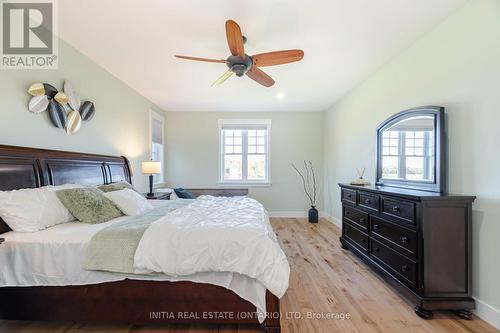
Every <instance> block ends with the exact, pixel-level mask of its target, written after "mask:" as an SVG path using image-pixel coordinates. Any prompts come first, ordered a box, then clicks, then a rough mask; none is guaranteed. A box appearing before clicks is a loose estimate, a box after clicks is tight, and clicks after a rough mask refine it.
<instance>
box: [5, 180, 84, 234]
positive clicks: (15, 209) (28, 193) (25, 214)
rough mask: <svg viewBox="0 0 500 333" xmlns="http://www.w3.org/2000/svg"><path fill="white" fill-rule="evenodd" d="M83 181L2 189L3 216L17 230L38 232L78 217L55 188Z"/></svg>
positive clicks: (58, 188)
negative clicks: (69, 209) (60, 198)
mask: <svg viewBox="0 0 500 333" xmlns="http://www.w3.org/2000/svg"><path fill="white" fill-rule="evenodd" d="M74 187H79V185H62V186H45V187H39V188H33V189H22V190H14V191H0V217H1V218H2V219H3V220H4V221H5V223H7V225H8V226H9V227H10V228H11V229H12V230H14V231H17V232H35V231H39V230H43V229H46V228H48V227H51V226H54V225H56V224H61V223H66V222H71V221H73V220H74V219H75V218H74V217H73V215H71V213H70V212H69V211H68V210H67V209H66V207H64V205H63V204H62V203H61V201H59V199H58V198H57V195H56V193H55V191H58V190H61V189H64V188H74Z"/></svg>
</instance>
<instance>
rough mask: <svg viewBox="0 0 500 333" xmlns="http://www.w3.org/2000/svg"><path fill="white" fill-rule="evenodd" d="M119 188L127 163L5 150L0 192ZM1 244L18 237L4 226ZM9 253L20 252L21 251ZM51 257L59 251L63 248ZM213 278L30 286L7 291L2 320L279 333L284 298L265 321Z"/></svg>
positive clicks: (270, 305) (269, 303) (271, 304)
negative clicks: (229, 327)
mask: <svg viewBox="0 0 500 333" xmlns="http://www.w3.org/2000/svg"><path fill="white" fill-rule="evenodd" d="M118 181H127V182H129V183H132V174H131V170H130V165H129V162H128V160H127V159H126V158H125V157H113V156H102V155H94V154H84V153H72V152H63V151H53V150H42V149H33V148H24V147H13V146H2V145H0V190H4V191H5V190H13V189H21V188H35V187H41V186H45V185H62V184H67V183H78V184H82V185H100V184H108V183H112V182H118ZM198 194H200V193H198ZM224 194H226V195H227V194H228V193H227V192H224ZM58 227H59V226H58ZM70 227H71V226H60V227H59V228H55V229H53V230H51V233H49V232H48V233H47V234H49V236H47V237H61V234H64V232H67V230H66V229H64V228H70ZM59 229H62V230H63V231H60V230H59ZM68 230H69V229H68ZM58 232H59V233H58ZM72 232H73V231H72ZM86 232H87V233H88V232H89V231H88V230H86V229H85V230H83V229H82V231H81V233H78V232H77V234H78V235H80V236H81V238H82V239H85V236H84V235H85V233H86ZM2 234H3V236H2ZM58 235H59V236H58ZM89 235H90V234H89ZM89 235H87V237H89ZM0 237H5V238H6V239H7V242H5V243H3V244H2V245H0V246H6V245H8V243H9V242H8V240H9V238H10V237H14V236H12V233H11V232H10V229H9V227H8V226H7V225H6V224H5V223H4V222H3V221H1V220H0ZM77 238H78V237H77ZM75 242H76V241H75ZM4 250H5V248H4ZM8 250H10V251H16V249H15V248H8ZM51 251H57V248H56V249H53V248H52V249H51ZM28 256H29V255H28ZM70 261H71V260H70ZM9 264H10V265H14V263H9ZM83 275H84V274H82V277H81V278H82V279H83ZM211 278H213V277H206V276H205V277H202V278H199V277H194V278H193V279H192V280H195V281H198V282H193V281H186V280H183V281H178V280H176V281H172V279H170V280H167V279H165V278H163V277H156V278H147V279H140V278H134V277H130V278H129V277H124V278H122V279H120V280H117V279H113V278H109V279H106V278H102V277H100V278H99V279H97V280H95V281H93V280H92V279H89V280H86V281H83V282H82V281H80V282H81V283H78V285H73V284H72V283H71V282H72V281H65V280H64V279H63V280H62V281H61V282H60V285H57V286H29V283H27V284H26V286H17V285H16V286H9V287H1V288H0V299H2V302H0V317H1V318H2V319H7V320H51V321H81V322H107V323H134V324H147V323H210V324H255V325H261V326H262V328H263V329H264V331H266V332H279V331H280V313H279V299H278V297H276V296H274V295H273V294H272V293H271V292H269V291H266V292H265V296H264V297H263V298H264V299H265V300H264V302H265V308H266V316H265V318H263V319H262V318H261V320H259V319H258V318H257V317H256V316H255V312H256V307H255V305H254V304H252V302H250V301H248V300H245V299H244V298H242V297H240V296H238V294H237V293H235V292H234V291H232V290H230V289H228V288H227V286H226V287H224V286H222V285H216V284H213V283H210V281H211V280H210V279H211ZM93 282H96V283H93ZM97 282H99V283H97ZM204 282H209V283H204Z"/></svg>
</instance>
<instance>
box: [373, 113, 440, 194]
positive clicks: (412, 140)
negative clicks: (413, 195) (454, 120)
mask: <svg viewBox="0 0 500 333" xmlns="http://www.w3.org/2000/svg"><path fill="white" fill-rule="evenodd" d="M377 141H378V142H377V184H379V185H390V186H398V187H404V188H411V189H421V190H430V191H435V192H444V191H445V188H444V179H445V167H444V164H443V153H444V149H443V144H444V108H441V107H421V108H415V109H411V110H406V111H403V112H400V113H398V114H396V115H394V116H392V117H391V118H389V119H388V120H386V121H385V122H384V123H382V124H381V125H380V126H379V127H378V129H377Z"/></svg>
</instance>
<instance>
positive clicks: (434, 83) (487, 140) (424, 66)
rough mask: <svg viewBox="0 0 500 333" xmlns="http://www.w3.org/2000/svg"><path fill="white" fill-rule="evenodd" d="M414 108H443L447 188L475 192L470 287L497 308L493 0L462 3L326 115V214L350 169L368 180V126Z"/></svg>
mask: <svg viewBox="0 0 500 333" xmlns="http://www.w3.org/2000/svg"><path fill="white" fill-rule="evenodd" d="M421 105H442V106H445V107H446V110H447V128H448V140H449V154H448V156H449V191H450V192H453V193H459V194H471V195H476V196H477V200H476V202H475V203H474V206H473V208H474V213H473V217H474V221H473V224H474V227H473V251H474V252H473V253H474V254H473V262H474V266H473V272H474V274H473V275H474V291H473V292H474V295H475V296H476V297H477V298H478V299H480V300H481V301H483V302H486V303H488V304H489V305H491V306H493V307H495V308H496V309H500V289H499V288H498V281H499V278H500V242H499V241H498V236H499V235H500V167H499V165H500V155H499V148H498V147H499V143H500V130H499V129H498V126H499V125H500V1H498V0H473V1H469V2H468V3H467V4H466V5H465V6H464V7H463V8H461V9H460V10H458V11H457V12H455V13H454V14H452V15H451V16H450V17H449V18H448V19H447V20H446V21H444V22H443V23H442V24H440V25H439V26H437V27H436V28H435V29H434V30H433V31H432V32H430V33H428V34H427V35H425V36H423V37H422V38H421V39H420V40H418V41H417V42H416V43H414V45H413V46H412V47H410V48H409V49H407V50H406V51H404V52H403V53H401V54H400V55H398V56H397V57H396V58H394V59H393V60H392V61H391V62H389V63H388V64H386V65H385V66H383V67H382V68H381V69H379V70H378V71H377V72H376V73H374V74H373V75H372V76H371V77H369V78H368V79H367V80H366V81H365V82H363V83H362V84H361V85H360V86H358V87H357V88H356V89H354V90H353V91H352V92H351V93H350V94H348V95H347V96H346V97H344V98H343V99H342V100H341V101H340V102H339V103H337V104H336V105H335V106H334V107H333V108H332V109H331V110H329V111H328V112H327V115H326V120H325V122H326V128H325V135H324V139H325V140H324V147H325V182H326V184H328V185H327V186H326V188H325V206H326V209H327V211H328V212H329V213H330V214H332V215H333V216H335V217H336V218H337V219H340V216H341V210H340V193H339V189H338V186H337V183H338V182H347V181H350V180H352V179H354V178H355V177H356V168H361V167H366V168H367V174H366V176H367V178H368V179H369V180H371V181H373V180H374V177H375V128H376V126H377V125H378V124H379V123H381V122H382V121H383V120H384V119H386V118H387V117H389V116H390V115H392V114H394V113H396V112H398V111H401V110H404V109H407V108H411V107H415V106H421ZM479 306H481V304H479ZM497 324H498V323H497Z"/></svg>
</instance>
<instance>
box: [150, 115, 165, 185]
mask: <svg viewBox="0 0 500 333" xmlns="http://www.w3.org/2000/svg"><path fill="white" fill-rule="evenodd" d="M153 120H157V121H161V123H162V126H161V136H162V140H163V143H162V146H163V154H161V159H160V162H161V173H160V174H159V176H158V178H156V177H154V178H153V179H154V181H153V185H163V184H164V182H165V175H164V171H165V165H164V164H165V163H164V162H165V117H164V116H162V115H161V114H159V113H158V112H156V111H154V110H152V109H149V158H150V159H152V158H153Z"/></svg>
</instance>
